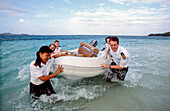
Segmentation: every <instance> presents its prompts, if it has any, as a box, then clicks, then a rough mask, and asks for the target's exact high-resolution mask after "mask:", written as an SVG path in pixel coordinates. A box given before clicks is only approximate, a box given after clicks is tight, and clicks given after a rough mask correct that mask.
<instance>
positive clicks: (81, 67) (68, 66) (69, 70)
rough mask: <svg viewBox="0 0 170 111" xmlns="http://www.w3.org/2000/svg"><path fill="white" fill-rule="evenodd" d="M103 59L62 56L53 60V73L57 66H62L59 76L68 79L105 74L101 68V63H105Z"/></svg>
mask: <svg viewBox="0 0 170 111" xmlns="http://www.w3.org/2000/svg"><path fill="white" fill-rule="evenodd" d="M107 62H108V61H107V59H104V58H103V57H76V56H62V57H59V58H56V59H55V62H54V64H53V71H56V69H57V67H58V65H63V67H64V70H63V72H62V73H61V74H60V75H63V76H66V77H68V78H70V77H75V78H76V77H78V78H79V77H80V78H84V77H93V76H97V75H100V74H102V73H104V72H105V70H106V69H102V68H101V65H100V64H101V63H107Z"/></svg>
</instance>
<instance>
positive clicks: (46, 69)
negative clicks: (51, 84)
mask: <svg viewBox="0 0 170 111" xmlns="http://www.w3.org/2000/svg"><path fill="white" fill-rule="evenodd" d="M53 61H54V58H51V59H49V60H48V61H47V62H46V65H45V64H43V63H42V62H41V68H40V67H39V66H38V65H37V66H35V65H34V64H35V60H34V61H32V62H31V64H30V73H31V80H30V82H31V83H33V84H35V85H40V84H42V83H44V81H41V80H40V79H39V77H41V76H43V75H49V73H50V72H51V71H52V68H53V67H52V64H53Z"/></svg>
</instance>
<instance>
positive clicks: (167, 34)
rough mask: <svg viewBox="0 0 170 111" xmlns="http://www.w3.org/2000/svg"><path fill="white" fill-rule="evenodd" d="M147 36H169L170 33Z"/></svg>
mask: <svg viewBox="0 0 170 111" xmlns="http://www.w3.org/2000/svg"><path fill="white" fill-rule="evenodd" d="M148 36H170V32H166V33H162V34H161V33H157V34H149V35H148Z"/></svg>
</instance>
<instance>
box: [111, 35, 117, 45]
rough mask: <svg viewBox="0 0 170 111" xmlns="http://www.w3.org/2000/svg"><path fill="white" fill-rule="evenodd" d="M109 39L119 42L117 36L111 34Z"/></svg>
mask: <svg viewBox="0 0 170 111" xmlns="http://www.w3.org/2000/svg"><path fill="white" fill-rule="evenodd" d="M110 41H117V44H119V38H118V37H116V36H111V37H110ZM110 41H109V42H110Z"/></svg>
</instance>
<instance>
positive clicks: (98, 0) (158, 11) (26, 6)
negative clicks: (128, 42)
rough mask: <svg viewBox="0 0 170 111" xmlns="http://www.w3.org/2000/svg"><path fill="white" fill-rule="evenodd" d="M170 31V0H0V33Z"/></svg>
mask: <svg viewBox="0 0 170 111" xmlns="http://www.w3.org/2000/svg"><path fill="white" fill-rule="evenodd" d="M168 31H170V0H0V33H4V32H10V33H14V34H20V33H24V34H33V35H148V34H150V33H164V32H168Z"/></svg>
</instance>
